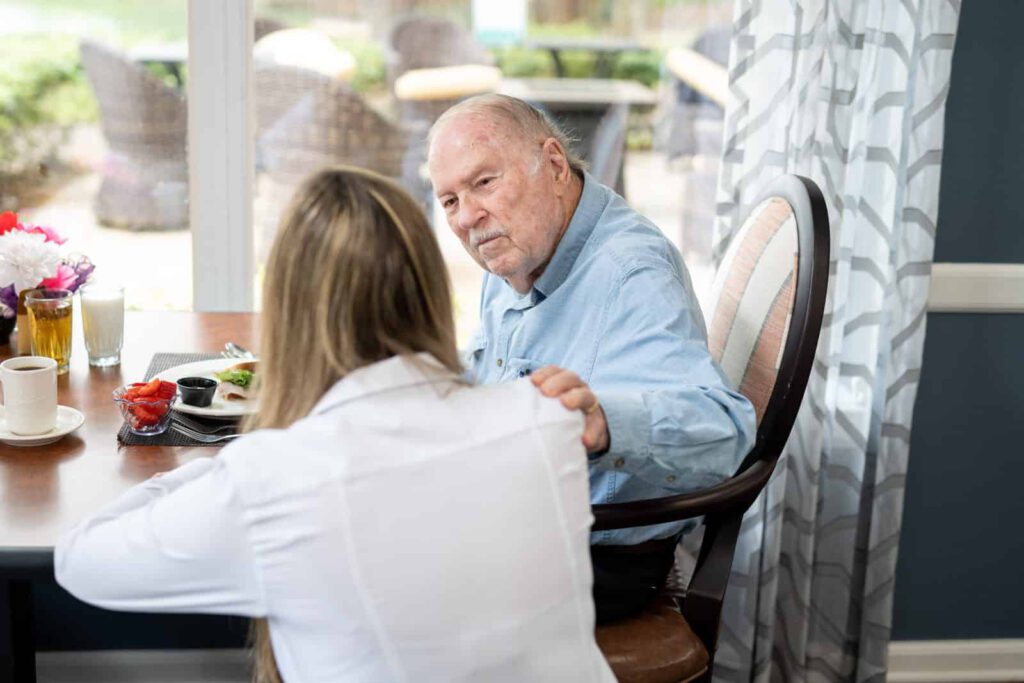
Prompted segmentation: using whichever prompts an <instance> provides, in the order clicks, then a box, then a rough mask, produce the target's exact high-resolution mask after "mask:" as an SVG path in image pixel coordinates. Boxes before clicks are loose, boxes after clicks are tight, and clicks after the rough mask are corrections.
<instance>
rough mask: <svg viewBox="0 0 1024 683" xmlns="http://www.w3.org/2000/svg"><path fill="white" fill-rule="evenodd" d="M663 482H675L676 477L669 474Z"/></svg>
mask: <svg viewBox="0 0 1024 683" xmlns="http://www.w3.org/2000/svg"><path fill="white" fill-rule="evenodd" d="M665 480H666V481H675V480H676V475H674V474H670V475H668V476H667V477H665Z"/></svg>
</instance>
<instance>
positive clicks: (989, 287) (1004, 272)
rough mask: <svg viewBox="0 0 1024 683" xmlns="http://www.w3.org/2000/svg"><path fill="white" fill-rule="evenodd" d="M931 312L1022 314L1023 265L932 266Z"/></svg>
mask: <svg viewBox="0 0 1024 683" xmlns="http://www.w3.org/2000/svg"><path fill="white" fill-rule="evenodd" d="M928 311H929V312H933V313H1024V263H934V264H932V282H931V289H930V290H929V293H928Z"/></svg>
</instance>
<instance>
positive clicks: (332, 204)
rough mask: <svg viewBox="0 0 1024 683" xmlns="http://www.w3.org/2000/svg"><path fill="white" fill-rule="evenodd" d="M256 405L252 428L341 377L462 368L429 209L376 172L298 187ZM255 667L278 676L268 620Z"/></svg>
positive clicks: (343, 174)
mask: <svg viewBox="0 0 1024 683" xmlns="http://www.w3.org/2000/svg"><path fill="white" fill-rule="evenodd" d="M261 328H262V331H261V345H260V357H261V361H260V372H259V377H260V379H259V392H260V407H259V411H258V412H257V413H256V414H255V415H254V416H253V417H252V418H251V419H250V421H249V422H248V423H247V424H246V425H245V429H247V430H248V429H254V428H284V427H288V426H289V425H291V424H292V423H293V422H295V421H296V420H299V419H300V418H302V417H304V416H306V415H307V414H308V413H309V412H310V410H312V408H313V406H314V405H316V402H317V401H318V400H319V399H320V397H321V396H323V395H324V393H325V392H326V391H327V390H328V389H330V388H331V386H333V385H334V384H335V383H336V382H337V381H338V380H339V379H341V378H342V377H344V376H345V375H346V374H348V373H350V372H352V371H353V370H356V369H358V368H361V367H364V366H366V365H370V364H372V363H376V362H378V361H382V360H385V359H387V358H391V357H393V356H397V355H410V354H414V353H419V352H423V351H425V352H427V353H429V354H431V355H432V356H433V357H434V358H436V359H437V360H438V361H440V363H441V364H442V365H444V366H445V367H446V368H447V369H449V370H451V371H452V372H455V373H461V371H462V369H461V364H460V361H459V355H458V350H457V348H456V343H455V325H454V320H453V316H452V303H451V288H450V285H449V281H448V271H447V268H446V267H445V263H444V259H443V258H442V256H441V251H440V249H439V248H438V245H437V241H436V239H435V237H434V233H433V231H432V230H431V227H430V225H429V224H428V223H427V220H426V218H425V216H424V215H423V212H422V210H421V209H420V208H419V206H418V205H417V204H416V202H415V201H414V200H413V198H412V197H410V196H409V195H408V194H407V193H406V192H405V191H404V190H402V188H400V187H399V186H398V185H397V184H396V183H394V182H393V181H391V180H388V179H387V178H385V177H383V176H380V175H378V174H376V173H373V172H371V171H366V170H362V169H357V168H351V167H339V168H333V169H327V170H323V171H320V172H318V173H316V174H315V175H313V176H312V177H310V178H309V179H308V180H306V181H305V182H304V183H303V184H302V185H301V186H300V187H299V189H298V190H297V192H296V193H295V196H294V197H293V198H292V201H291V204H290V205H289V207H288V209H287V211H286V212H285V214H284V217H283V218H282V220H281V225H280V229H279V231H278V234H277V236H276V238H275V240H274V245H273V247H272V248H271V252H270V256H269V258H268V260H267V270H266V278H265V280H264V284H263V316H262V320H261ZM252 637H253V641H254V650H255V665H256V671H255V678H256V680H257V681H258V682H260V683H278V682H279V681H280V680H281V678H280V674H279V673H278V670H277V665H276V663H275V661H274V655H273V651H272V650H271V646H270V632H269V629H268V626H267V621H266V620H265V619H257V620H254V621H253V626H252Z"/></svg>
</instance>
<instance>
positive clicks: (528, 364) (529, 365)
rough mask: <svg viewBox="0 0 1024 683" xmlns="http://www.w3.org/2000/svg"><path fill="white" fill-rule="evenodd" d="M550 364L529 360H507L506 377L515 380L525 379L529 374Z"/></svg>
mask: <svg viewBox="0 0 1024 683" xmlns="http://www.w3.org/2000/svg"><path fill="white" fill-rule="evenodd" d="M545 365H550V363H545V362H543V361H539V360H532V359H530V358H509V359H508V377H509V378H511V379H516V378H519V377H526V376H527V375H529V374H531V373H532V372H533V371H534V370H536V369H538V368H542V367H544V366H545Z"/></svg>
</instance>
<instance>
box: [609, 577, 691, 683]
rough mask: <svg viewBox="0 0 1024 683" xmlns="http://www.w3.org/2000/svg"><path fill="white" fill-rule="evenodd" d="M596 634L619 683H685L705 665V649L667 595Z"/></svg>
mask: <svg viewBox="0 0 1024 683" xmlns="http://www.w3.org/2000/svg"><path fill="white" fill-rule="evenodd" d="M596 636H597V644H598V646H599V647H600V648H601V652H602V653H604V657H605V659H607V660H608V664H609V665H610V666H611V667H612V671H613V672H614V673H615V677H616V678H618V680H619V683H686V682H687V681H692V680H695V679H696V678H697V677H698V676H700V675H701V674H703V673H704V672H705V671H707V668H708V651H707V650H706V649H705V648H704V644H703V643H701V642H700V640H699V639H698V638H697V636H696V635H695V634H694V633H693V631H692V630H691V629H690V625H689V624H687V623H686V620H685V619H683V615H681V614H680V613H679V610H678V609H676V606H675V603H674V602H673V601H672V598H670V597H668V596H665V597H663V598H661V599H659V600H658V601H656V602H655V603H654V604H653V605H651V606H650V607H648V608H647V610H646V611H644V612H643V613H642V614H640V615H638V616H636V617H633V618H631V619H625V620H623V621H618V622H615V623H614V624H608V625H606V626H599V627H598V628H597V631H596Z"/></svg>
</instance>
